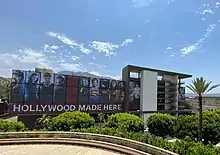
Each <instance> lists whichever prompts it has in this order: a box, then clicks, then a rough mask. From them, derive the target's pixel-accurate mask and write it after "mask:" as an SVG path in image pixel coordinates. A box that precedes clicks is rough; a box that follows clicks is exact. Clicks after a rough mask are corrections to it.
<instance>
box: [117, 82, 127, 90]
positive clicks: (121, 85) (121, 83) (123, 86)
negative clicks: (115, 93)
mask: <svg viewBox="0 0 220 155" xmlns="http://www.w3.org/2000/svg"><path fill="white" fill-rule="evenodd" d="M118 83H119V84H118V85H119V89H122V90H123V89H124V88H125V84H124V81H119V82H118Z"/></svg>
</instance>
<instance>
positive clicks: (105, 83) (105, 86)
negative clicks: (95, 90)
mask: <svg viewBox="0 0 220 155" xmlns="http://www.w3.org/2000/svg"><path fill="white" fill-rule="evenodd" d="M100 88H101V89H108V88H109V80H108V79H100Z"/></svg>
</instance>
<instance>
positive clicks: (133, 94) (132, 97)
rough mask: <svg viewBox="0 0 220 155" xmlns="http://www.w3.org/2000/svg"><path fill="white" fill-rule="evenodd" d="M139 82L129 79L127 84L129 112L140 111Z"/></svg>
mask: <svg viewBox="0 0 220 155" xmlns="http://www.w3.org/2000/svg"><path fill="white" fill-rule="evenodd" d="M140 91H141V89H140V80H139V79H136V78H131V79H130V82H129V110H135V111H136V110H140Z"/></svg>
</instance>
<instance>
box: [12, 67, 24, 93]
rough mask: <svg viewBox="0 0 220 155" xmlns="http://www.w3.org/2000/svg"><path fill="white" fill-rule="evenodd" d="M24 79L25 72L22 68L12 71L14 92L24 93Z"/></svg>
mask: <svg viewBox="0 0 220 155" xmlns="http://www.w3.org/2000/svg"><path fill="white" fill-rule="evenodd" d="M24 80H25V73H24V71H21V70H13V71H12V80H11V85H12V92H15V93H23V92H24Z"/></svg>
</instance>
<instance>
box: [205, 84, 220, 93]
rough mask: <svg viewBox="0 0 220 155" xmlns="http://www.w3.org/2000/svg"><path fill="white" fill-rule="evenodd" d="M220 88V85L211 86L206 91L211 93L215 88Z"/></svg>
mask: <svg viewBox="0 0 220 155" xmlns="http://www.w3.org/2000/svg"><path fill="white" fill-rule="evenodd" d="M219 86H220V84H217V85H213V86H211V87H210V88H209V89H208V90H207V91H206V93H208V92H210V91H211V90H212V89H215V88H217V87H219Z"/></svg>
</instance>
